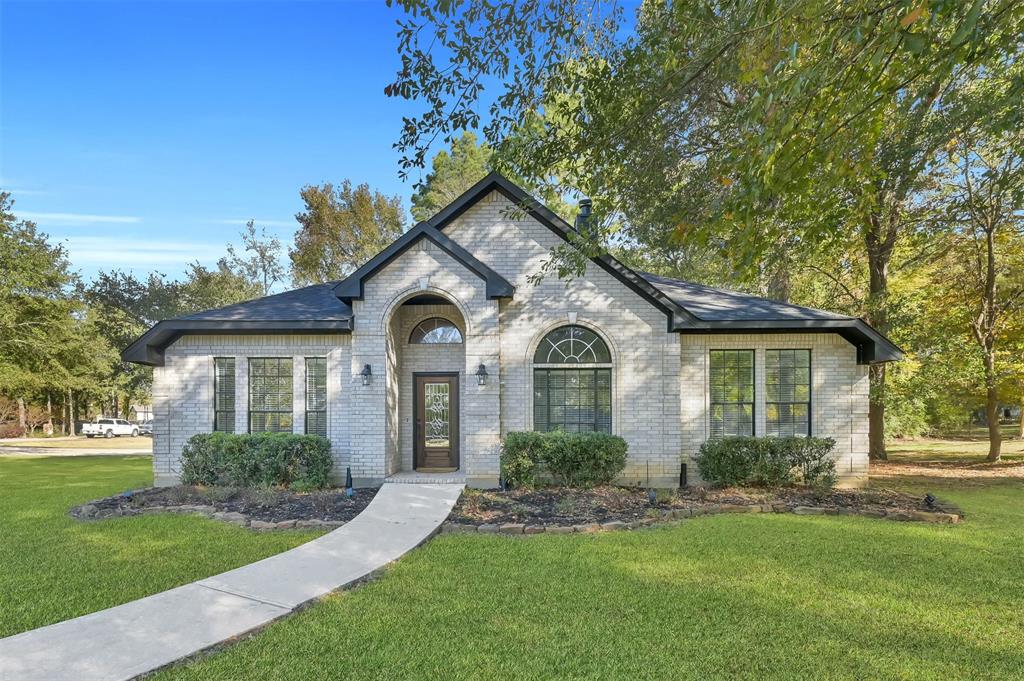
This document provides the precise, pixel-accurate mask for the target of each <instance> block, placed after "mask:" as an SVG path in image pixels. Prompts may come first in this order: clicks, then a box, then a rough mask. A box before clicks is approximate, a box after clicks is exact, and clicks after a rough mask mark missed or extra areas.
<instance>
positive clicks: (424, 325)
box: [409, 317, 462, 344]
mask: <svg viewBox="0 0 1024 681" xmlns="http://www.w3.org/2000/svg"><path fill="white" fill-rule="evenodd" d="M409 342H410V343H424V344H437V343H461V342H462V332H461V331H459V327H457V326H455V325H454V324H452V323H451V322H450V321H448V320H447V319H443V318H442V317H431V318H430V319H424V320H423V321H422V322H420V323H419V324H417V325H416V328H415V329H413V330H412V334H411V335H410V336H409Z"/></svg>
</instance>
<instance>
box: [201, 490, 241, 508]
mask: <svg viewBox="0 0 1024 681" xmlns="http://www.w3.org/2000/svg"><path fill="white" fill-rule="evenodd" d="M240 493H241V490H240V489H238V488H237V487H208V488H207V489H206V490H205V496H206V498H207V499H209V500H210V501H212V502H214V503H216V504H223V503H224V502H227V501H231V500H232V499H234V498H235V497H237V496H238V495H239V494H240Z"/></svg>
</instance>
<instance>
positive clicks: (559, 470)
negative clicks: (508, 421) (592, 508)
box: [501, 430, 627, 487]
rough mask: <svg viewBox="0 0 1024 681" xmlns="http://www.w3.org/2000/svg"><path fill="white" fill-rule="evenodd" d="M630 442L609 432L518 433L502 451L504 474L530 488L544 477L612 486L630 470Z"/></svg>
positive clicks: (509, 481) (568, 483) (507, 439)
mask: <svg viewBox="0 0 1024 681" xmlns="http://www.w3.org/2000/svg"><path fill="white" fill-rule="evenodd" d="M626 452H627V445H626V441H625V440H623V439H622V438H621V437H619V436H617V435H608V434H607V433H566V432H564V431H560V430H556V431H553V432H550V433H533V432H514V433H509V434H508V435H507V436H506V437H505V442H504V443H503V445H502V450H501V475H502V477H503V478H504V480H505V482H506V483H507V484H508V485H509V486H511V487H530V486H532V485H534V484H535V482H536V480H537V477H538V476H540V475H545V476H549V477H550V478H553V479H554V481H555V482H557V483H558V484H561V485H565V486H569V487H592V486H594V485H601V484H608V483H610V482H611V481H612V480H614V479H615V477H616V476H617V475H618V474H619V473H621V472H622V470H623V469H624V468H625V467H626Z"/></svg>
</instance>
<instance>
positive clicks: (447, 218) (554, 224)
mask: <svg viewBox="0 0 1024 681" xmlns="http://www.w3.org/2000/svg"><path fill="white" fill-rule="evenodd" d="M492 191H497V192H498V193H500V194H502V195H503V196H504V197H505V198H507V199H508V200H509V201H511V202H512V203H514V204H516V206H517V207H519V209H520V210H522V211H524V212H525V213H526V214H527V215H529V216H530V217H532V218H533V219H534V220H536V221H537V222H539V223H541V224H542V225H544V226H545V227H547V228H548V229H550V230H551V231H552V232H554V233H555V234H556V235H557V236H558V237H560V238H561V239H563V240H564V241H567V242H568V241H570V234H571V233H573V232H575V228H574V227H572V225H570V224H569V223H568V222H566V221H565V220H563V219H562V218H561V217H559V216H558V215H557V214H556V213H555V212H554V211H552V210H551V209H550V208H548V207H547V206H545V205H544V204H543V203H541V202H540V201H538V200H537V199H535V198H534V197H533V196H531V195H530V194H529V193H527V192H526V191H525V190H523V189H522V188H521V187H519V186H518V185H516V184H515V183H513V182H512V181H511V180H509V179H508V178H506V177H505V176H504V175H502V174H501V173H498V172H491V173H489V174H488V175H487V176H486V177H484V178H483V179H482V180H480V181H479V182H477V183H476V184H474V185H473V186H472V187H470V188H469V189H467V190H466V191H465V192H463V193H462V195H461V196H459V197H458V198H457V199H455V200H454V201H452V202H451V203H450V204H449V205H448V206H446V207H445V208H444V209H443V210H441V212H439V213H438V214H437V215H435V216H433V217H432V218H430V219H429V220H427V221H426V223H427V224H429V225H431V226H432V227H434V228H436V229H437V230H438V231H442V230H444V228H445V227H447V226H448V225H450V224H451V223H452V222H453V221H454V220H455V219H456V218H458V217H459V216H460V215H462V214H463V213H465V212H466V211H467V210H469V209H470V208H472V207H473V205H475V204H476V203H477V202H479V201H480V200H481V199H483V198H484V197H485V196H487V195H488V194H490V193H491V192H492ZM591 260H592V261H593V262H594V263H595V264H596V265H597V266H598V267H600V268H601V269H603V270H605V271H606V272H608V273H609V274H610V275H612V276H613V277H615V278H616V279H618V280H619V281H621V282H622V283H623V284H625V285H626V286H627V287H628V288H629V289H630V290H632V291H633V292H634V293H636V294H638V295H639V296H640V297H641V298H643V299H644V300H646V301H647V302H648V303H650V304H652V305H654V306H655V307H656V308H658V309H659V310H661V311H662V312H664V313H665V315H666V317H667V318H668V330H670V331H672V330H676V329H677V328H681V327H686V326H687V325H689V324H690V323H692V322H694V321H696V320H695V319H694V318H693V317H692V315H690V314H689V313H688V312H687V311H686V310H685V309H684V308H682V307H681V306H679V305H678V304H677V303H676V302H675V301H673V300H672V299H671V298H669V297H668V296H666V295H665V294H664V293H662V292H661V291H659V290H658V289H657V288H656V287H654V286H652V285H651V284H650V283H649V282H647V281H645V280H644V279H643V277H641V276H640V275H638V274H637V273H636V272H634V271H633V270H631V269H630V268H629V267H627V266H626V265H624V264H622V263H621V262H619V261H618V260H616V259H615V258H614V257H612V256H611V255H608V254H603V255H600V256H597V257H594V258H591Z"/></svg>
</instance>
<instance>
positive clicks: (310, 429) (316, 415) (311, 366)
mask: <svg viewBox="0 0 1024 681" xmlns="http://www.w3.org/2000/svg"><path fill="white" fill-rule="evenodd" d="M306 434H307V435H320V436H323V437H327V358H325V357H307V358H306Z"/></svg>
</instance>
